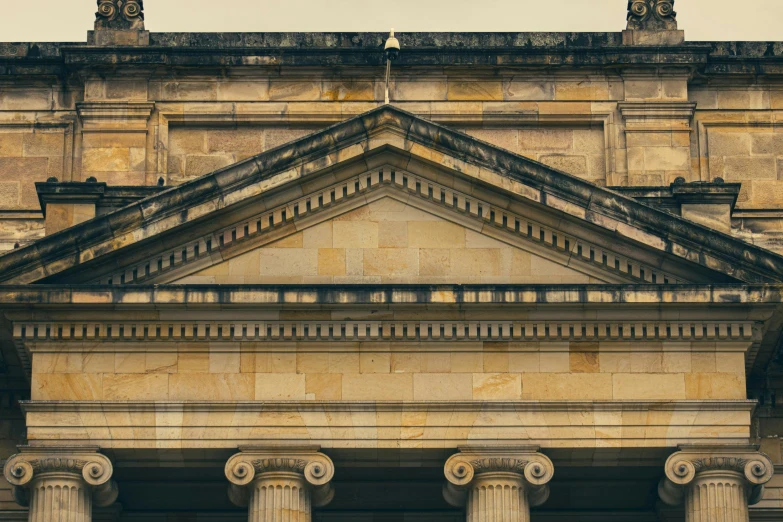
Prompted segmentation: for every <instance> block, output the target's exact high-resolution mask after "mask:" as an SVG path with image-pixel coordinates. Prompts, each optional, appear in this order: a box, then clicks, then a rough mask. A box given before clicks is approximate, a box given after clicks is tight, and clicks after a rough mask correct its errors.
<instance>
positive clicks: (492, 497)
mask: <svg viewBox="0 0 783 522" xmlns="http://www.w3.org/2000/svg"><path fill="white" fill-rule="evenodd" d="M466 514H467V522H528V521H529V520H530V506H529V505H528V501H527V492H526V491H525V486H524V483H523V482H522V478H521V477H520V476H519V475H515V474H512V473H485V474H482V475H481V476H480V478H479V479H477V480H474V483H473V484H472V485H471V489H470V491H469V492H468V497H467V505H466Z"/></svg>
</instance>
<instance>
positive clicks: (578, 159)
mask: <svg viewBox="0 0 783 522" xmlns="http://www.w3.org/2000/svg"><path fill="white" fill-rule="evenodd" d="M538 161H540V162H541V163H543V164H544V165H549V166H550V167H552V168H555V169H557V170H561V171H563V172H567V173H568V174H571V175H572V176H578V177H580V178H585V177H588V175H589V172H588V169H587V157H586V156H566V155H562V154H542V155H541V156H539V157H538Z"/></svg>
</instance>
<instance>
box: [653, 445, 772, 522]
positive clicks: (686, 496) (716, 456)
mask: <svg viewBox="0 0 783 522" xmlns="http://www.w3.org/2000/svg"><path fill="white" fill-rule="evenodd" d="M665 469H666V478H664V479H662V480H661V482H660V484H659V485H658V493H659V495H660V497H661V500H663V501H664V502H665V503H667V504H670V505H680V504H685V520H686V522H748V506H749V505H753V504H755V503H756V502H758V501H759V500H761V497H762V495H763V493H764V484H766V483H767V482H769V480H770V479H771V478H772V474H773V473H774V466H773V464H772V461H771V460H770V459H769V457H767V456H766V455H764V454H763V453H760V452H759V451H757V448H756V447H755V446H728V447H727V446H721V447H711V446H681V447H680V451H678V452H677V453H674V454H673V455H672V456H670V457H669V459H668V460H667V461H666V468H665Z"/></svg>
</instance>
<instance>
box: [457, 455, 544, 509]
mask: <svg viewBox="0 0 783 522" xmlns="http://www.w3.org/2000/svg"><path fill="white" fill-rule="evenodd" d="M459 450H460V452H459V453H457V454H455V455H452V456H451V457H450V458H449V459H448V460H447V461H446V465H445V467H444V473H445V475H446V485H445V487H444V488H443V496H444V498H445V499H446V501H447V502H448V503H449V504H451V505H453V506H455V507H462V506H464V505H465V503H466V501H468V497H469V495H468V492H469V490H470V489H472V488H475V487H477V486H479V484H480V483H482V482H487V481H489V482H493V481H495V480H499V481H503V480H505V479H509V478H510V479H512V480H516V481H518V482H519V485H520V486H521V487H522V488H523V489H524V490H525V491H524V493H525V495H526V497H527V500H528V502H529V505H531V506H538V505H540V504H543V503H544V502H545V501H546V499H547V498H548V497H549V486H548V485H547V484H548V482H549V481H550V480H552V476H553V475H554V472H555V468H554V465H553V464H552V461H551V460H550V459H549V457H547V456H546V455H544V454H542V453H538V447H537V446H464V447H460V448H459Z"/></svg>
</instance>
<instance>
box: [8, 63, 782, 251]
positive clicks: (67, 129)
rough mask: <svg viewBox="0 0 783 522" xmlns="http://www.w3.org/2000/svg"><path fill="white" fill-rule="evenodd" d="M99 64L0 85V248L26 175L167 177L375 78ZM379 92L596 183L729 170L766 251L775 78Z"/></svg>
mask: <svg viewBox="0 0 783 522" xmlns="http://www.w3.org/2000/svg"><path fill="white" fill-rule="evenodd" d="M115 74H117V75H119V74H120V73H119V72H117V73H115ZM111 76H112V75H111V74H109V75H104V76H102V77H88V78H86V79H85V80H84V82H83V85H77V86H71V85H59V84H56V85H50V86H47V87H45V88H44V87H42V86H41V85H39V84H35V85H30V86H25V85H13V84H11V85H6V86H2V87H0V220H2V221H1V222H2V227H0V230H1V231H0V248H2V249H6V250H7V249H10V248H12V247H13V245H14V243H16V242H20V243H22V244H24V243H26V242H28V241H30V240H32V239H35V238H37V237H40V236H41V234H42V233H43V231H42V224H41V223H42V221H41V216H40V213H39V211H40V206H39V203H38V200H37V197H36V193H35V188H34V182H36V181H44V180H46V179H47V178H49V177H52V176H54V177H57V178H58V179H59V180H61V181H83V180H86V179H87V178H88V177H94V178H96V179H97V180H98V181H106V182H107V183H109V184H112V185H155V184H157V183H158V182H159V180H162V182H164V183H166V184H168V185H171V184H178V183H182V182H184V181H187V180H189V179H193V178H195V177H197V176H200V175H202V174H205V173H208V172H211V171H212V170H215V169H218V168H221V167H224V166H226V165H229V164H231V163H234V162H236V161H239V160H241V159H244V158H246V157H248V156H251V155H254V154H257V153H260V152H263V151H264V150H268V149H271V148H274V147H276V146H278V145H280V144H282V143H286V142H288V141H290V140H293V139H296V138H299V137H301V136H303V135H306V134H307V133H309V132H312V131H314V130H317V129H319V128H323V127H324V126H327V125H329V124H331V123H334V122H337V121H341V120H343V119H345V118H347V117H349V116H350V115H353V114H357V113H361V112H364V111H366V110H368V109H370V108H372V107H375V106H377V104H378V103H379V102H378V100H381V99H382V97H383V91H382V89H383V85H382V83H381V81H380V78H378V77H376V75H368V74H367V73H366V72H361V71H350V70H346V71H345V72H343V73H340V74H338V75H335V73H334V72H333V71H330V72H326V71H324V70H313V71H312V72H310V73H307V74H304V73H301V72H298V73H286V74H283V73H263V74H262V73H247V72H241V73H240V72H238V73H237V74H236V75H231V74H229V75H228V76H223V75H218V74H216V73H212V72H210V71H206V70H205V71H202V72H200V73H199V74H198V76H196V75H195V74H193V75H192V77H190V76H187V75H184V77H182V78H178V79H168V78H155V77H152V78H133V77H131V78H122V79H118V78H112V77H111ZM391 98H392V101H393V103H395V104H397V105H399V106H400V107H402V108H404V109H406V110H410V111H412V112H414V113H418V114H421V115H423V116H425V117H427V118H431V119H433V120H435V121H438V122H441V123H443V124H446V125H450V126H453V127H456V128H458V129H461V130H464V131H465V132H467V133H469V134H471V135H473V136H475V137H477V138H479V139H481V140H484V141H487V142H490V143H493V144H496V145H498V146H501V147H503V148H506V149H509V150H511V151H513V152H517V153H519V154H522V155H525V156H527V157H530V158H532V159H535V160H537V161H540V162H542V163H545V164H548V165H551V166H553V167H555V168H558V169H561V170H564V171H566V172H569V173H571V174H574V175H576V176H579V177H582V178H585V179H589V180H590V181H593V182H595V183H597V184H601V185H608V186H615V185H623V186H650V185H668V184H669V183H671V182H673V181H674V180H675V179H676V178H679V177H681V178H684V179H685V180H686V181H711V180H713V179H714V178H716V177H720V178H723V179H724V180H725V181H727V182H731V181H738V182H741V183H742V192H741V194H740V198H739V202H738V205H737V212H735V216H734V221H733V224H734V233H735V234H738V235H740V236H741V237H743V238H745V239H748V240H751V241H756V242H760V243H762V244H765V245H767V246H768V247H770V248H778V247H777V243H776V241H777V239H776V238H777V236H776V235H777V234H778V232H783V225H781V219H782V218H781V216H779V215H778V212H779V211H780V210H781V209H783V189H781V187H782V186H783V182H781V181H779V177H780V176H781V175H783V172H781V169H783V134H781V130H780V125H779V121H780V115H779V112H778V111H780V110H782V109H783V86H781V85H777V84H775V83H773V82H769V83H767V84H764V85H761V84H759V85H738V84H737V83H731V82H724V83H720V82H717V81H716V82H711V83H706V84H705V83H704V82H698V83H697V82H694V81H693V80H692V79H690V80H689V77H688V75H687V73H686V72H685V71H683V70H679V69H676V68H675V69H674V70H673V71H667V72H666V73H665V74H664V73H661V72H656V71H649V70H647V71H642V72H636V73H622V74H621V73H614V72H612V71H611V70H607V69H604V70H602V69H595V70H592V71H589V72H588V71H585V72H563V71H561V72H557V73H533V74H526V75H519V74H514V73H513V71H512V70H504V69H502V68H500V69H497V70H495V71H493V72H492V75H491V76H488V73H487V72H486V71H482V70H475V71H474V70H470V69H465V70H459V69H455V70H451V69H450V70H449V71H448V72H447V71H445V70H439V69H438V68H428V69H424V70H422V71H419V72H417V73H416V74H413V72H412V71H411V70H409V69H405V68H401V69H399V70H398V71H396V72H395V74H394V80H393V83H392V87H391ZM760 210H764V211H770V212H767V213H766V214H764V215H760V214H759V212H758V211H760ZM9 212H10V213H9Z"/></svg>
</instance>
